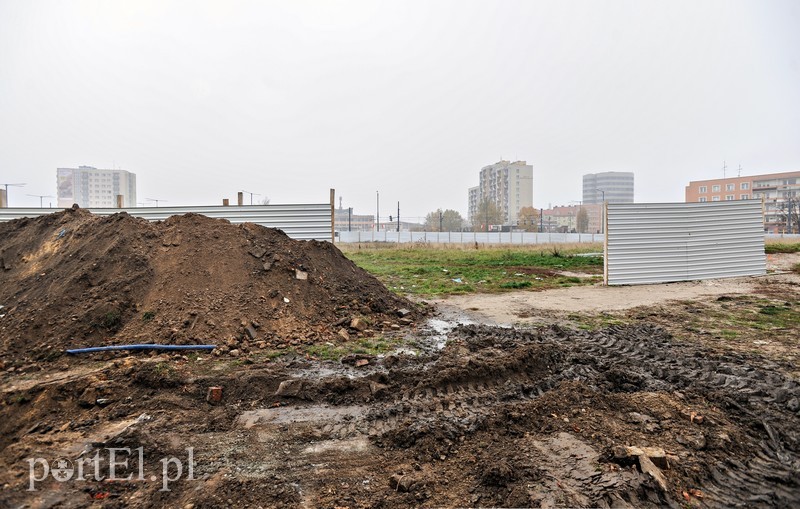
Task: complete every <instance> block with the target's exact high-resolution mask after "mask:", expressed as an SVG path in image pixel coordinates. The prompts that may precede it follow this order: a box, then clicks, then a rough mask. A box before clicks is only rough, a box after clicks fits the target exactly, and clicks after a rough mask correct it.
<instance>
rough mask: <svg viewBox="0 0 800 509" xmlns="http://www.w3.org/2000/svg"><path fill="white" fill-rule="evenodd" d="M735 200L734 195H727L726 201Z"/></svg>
mask: <svg viewBox="0 0 800 509" xmlns="http://www.w3.org/2000/svg"><path fill="white" fill-rule="evenodd" d="M734 199H735V196H733V195H732V194H726V195H725V200H726V201H733V200H734Z"/></svg>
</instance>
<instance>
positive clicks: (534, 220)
mask: <svg viewBox="0 0 800 509" xmlns="http://www.w3.org/2000/svg"><path fill="white" fill-rule="evenodd" d="M517 226H518V227H519V228H521V229H523V230H525V231H526V232H536V231H539V211H538V210H536V209H535V208H533V207H522V208H521V209H519V214H517Z"/></svg>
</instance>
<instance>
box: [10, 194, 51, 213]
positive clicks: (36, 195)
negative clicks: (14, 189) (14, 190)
mask: <svg viewBox="0 0 800 509" xmlns="http://www.w3.org/2000/svg"><path fill="white" fill-rule="evenodd" d="M6 194H8V191H6ZM27 196H33V197H34V198H39V208H40V209H43V208H44V205H42V200H43V199H44V198H55V197H54V196H51V195H49V194H29V195H27Z"/></svg>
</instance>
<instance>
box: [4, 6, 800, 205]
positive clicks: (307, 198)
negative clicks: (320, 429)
mask: <svg viewBox="0 0 800 509" xmlns="http://www.w3.org/2000/svg"><path fill="white" fill-rule="evenodd" d="M798 27H800V2H797V1H791V0H789V1H768V0H758V1H745V2H742V1H732V0H724V1H701V0H692V1H688V2H680V1H658V2H651V1H644V0H637V1H632V2H621V1H589V2H566V1H555V2H540V1H526V2H508V1H506V2H467V1H463V0H459V1H454V2H443V1H423V2H409V1H405V0H404V1H399V2H391V3H390V2H303V1H297V0H292V1H290V2H287V1H282V2H232V1H221V0H220V1H217V2H200V1H196V0H192V1H186V2H167V1H155V2H146V1H142V0H135V1H134V0H131V1H128V2H110V1H97V2H71V1H54V2H41V1H33V0H19V1H9V0H0V183H5V182H27V183H28V185H27V186H26V187H24V188H21V189H15V188H12V189H10V195H11V197H10V201H11V206H38V204H39V199H38V198H33V197H28V196H25V195H26V194H42V195H44V194H55V169H56V167H59V166H77V165H80V164H86V165H91V166H96V167H100V168H104V167H112V166H114V167H119V168H122V169H126V170H129V171H133V172H135V173H136V174H137V178H138V195H139V201H144V200H143V198H145V197H150V198H160V199H165V200H168V202H167V204H168V205H189V204H217V203H221V200H222V198H223V197H228V198H231V199H232V200H235V197H236V191H238V190H242V189H245V190H248V191H253V192H257V193H262V194H266V195H268V196H269V197H270V198H271V199H272V201H273V203H289V202H325V201H327V199H328V189H329V188H331V187H333V188H335V189H336V190H337V194H338V195H341V196H343V197H344V205H345V207H347V206H353V207H354V208H355V211H356V212H357V213H374V210H375V192H376V190H379V191H380V196H381V214H382V216H385V215H388V214H389V213H390V210H389V209H390V208H392V209H394V208H395V207H396V203H397V201H398V200H399V201H400V202H401V207H402V211H401V213H402V215H403V216H424V215H425V214H426V213H427V212H429V211H431V210H433V209H435V208H437V207H442V208H454V209H456V210H459V211H461V212H462V214H464V215H466V207H467V204H466V201H467V188H468V187H470V186H473V185H476V184H477V172H478V170H479V169H480V168H481V167H482V166H484V165H487V164H491V163H494V162H496V161H498V160H499V159H501V158H505V159H512V160H514V159H525V160H527V161H528V163H529V164H532V165H533V168H534V204H535V206H537V207H540V206H543V207H547V206H548V204H550V203H552V204H554V205H556V204H568V203H569V202H570V201H572V200H580V199H581V176H582V175H583V174H584V173H588V172H596V171H611V170H615V171H633V172H635V174H636V199H637V201H682V199H683V188H684V186H685V185H686V183H687V182H688V181H689V180H697V179H702V178H715V177H721V176H722V161H723V160H727V162H728V166H729V172H731V173H730V174H733V173H735V171H736V167H737V166H738V165H739V164H741V165H742V166H743V168H744V173H745V174H753V173H763V172H776V171H793V170H800V30H798ZM257 199H258V198H257ZM47 201H53V202H55V200H45V203H47ZM337 204H338V200H337ZM391 213H393V212H391Z"/></svg>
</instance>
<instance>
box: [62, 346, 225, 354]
mask: <svg viewBox="0 0 800 509" xmlns="http://www.w3.org/2000/svg"><path fill="white" fill-rule="evenodd" d="M214 348H216V345H113V346H93V347H91V348H76V349H74V350H67V353H68V354H70V355H76V354H79V353H92V352H109V351H112V350H213V349H214Z"/></svg>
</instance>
